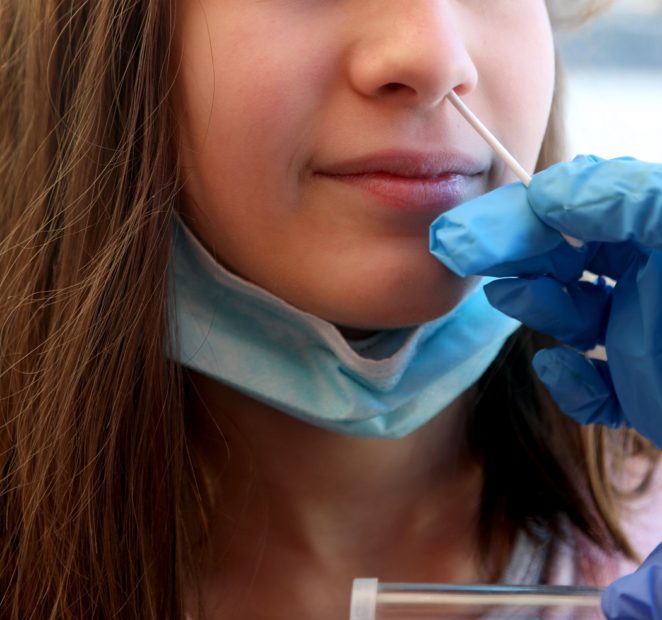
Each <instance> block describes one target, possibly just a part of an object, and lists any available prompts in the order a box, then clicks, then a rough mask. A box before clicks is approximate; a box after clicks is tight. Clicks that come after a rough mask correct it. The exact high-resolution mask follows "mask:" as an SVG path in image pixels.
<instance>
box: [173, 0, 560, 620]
mask: <svg viewBox="0 0 662 620" xmlns="http://www.w3.org/2000/svg"><path fill="white" fill-rule="evenodd" d="M177 6H178V17H177V23H178V33H177V40H176V45H177V46H178V48H179V52H180V53H181V58H182V63H181V67H180V72H179V78H178V82H177V89H176V92H175V102H176V105H177V109H178V110H179V117H180V119H181V122H180V128H179V129H180V154H181V160H182V168H183V173H184V179H185V187H184V194H185V196H184V198H185V200H184V212H183V216H184V217H185V219H186V221H187V223H188V224H189V226H190V227H191V228H192V229H193V231H194V232H195V233H196V235H197V236H198V237H199V238H200V239H201V241H202V242H203V243H204V244H205V245H206V246H207V248H208V249H210V250H211V251H212V253H214V255H215V256H216V257H217V259H218V260H219V261H220V262H222V263H223V264H225V265H226V266H227V267H228V268H230V269H231V270H233V271H234V272H236V273H238V274H239V275H241V276H243V277H244V278H246V279H248V280H250V281H253V282H255V283H257V284H258V285H260V286H262V287H264V288H266V289H268V290H270V291H271V292H273V293H275V294H277V295H279V296H280V297H282V298H284V299H285V300H287V301H289V302H290V303H292V304H293V305H295V306H297V307H299V308H301V309H303V310H306V311H308V312H311V313H313V314H316V315H318V316H320V317H322V318H324V319H326V320H328V321H330V322H332V323H335V324H336V325H338V326H339V327H340V328H341V329H342V330H344V331H345V333H348V334H352V335H360V334H362V333H364V332H366V331H367V332H370V331H373V330H375V329H380V328H384V327H393V326H401V325H412V324H417V323H420V322H423V321H425V320H429V319H432V318H433V317H436V316H439V315H441V314H443V313H445V312H447V311H449V310H450V309H451V308H452V307H454V306H455V305H456V304H457V303H458V301H459V300H460V299H461V298H462V296H463V295H464V293H465V292H466V290H467V289H468V288H469V287H472V286H473V282H471V281H469V280H466V279H462V278H459V277H457V276H455V275H454V274H452V273H451V272H450V271H448V270H446V269H445V268H444V267H443V266H442V265H441V264H439V263H438V262H437V261H436V260H435V259H434V258H432V257H431V256H430V255H429V253H428V250H427V246H428V226H429V224H430V222H431V221H432V220H433V219H434V218H435V217H436V216H437V215H438V214H439V213H440V212H441V211H442V210H444V209H446V208H449V207H450V206H453V205H452V204H448V203H447V202H446V203H444V204H433V205H424V206H421V205H419V206H417V207H415V208H409V207H408V206H407V205H406V204H404V205H403V204H399V205H394V204H392V203H391V202H389V201H388V200H384V199H382V198H381V197H379V196H378V195H375V193H374V192H370V191H366V190H365V188H364V187H363V186H359V185H357V184H356V183H353V182H350V183H347V182H344V181H340V180H339V179H338V178H336V177H335V176H333V175H332V174H330V173H329V171H333V170H334V169H335V168H334V167H336V168H337V166H338V164H339V163H341V162H346V161H347V160H351V159H354V158H357V157H359V158H360V157H365V156H369V155H373V154H375V153H378V152H379V153H383V152H385V151H386V152H389V153H391V154H392V153H393V152H394V150H400V151H401V150H406V151H408V152H416V153H419V154H420V153H424V154H429V153H439V152H444V153H446V154H448V153H449V152H450V153H454V154H455V155H458V154H459V155H461V156H462V157H464V158H468V159H469V160H470V161H471V162H472V164H471V165H472V166H473V167H474V169H475V170H477V172H476V173H475V174H473V175H472V176H471V177H467V178H464V179H463V180H462V181H461V182H460V184H459V188H460V189H459V190H458V192H457V194H456V195H455V198H454V200H455V201H456V202H457V201H458V200H465V199H468V198H470V197H473V196H476V195H479V194H482V193H484V192H486V191H488V190H490V189H493V188H494V187H496V186H498V185H501V184H503V183H505V182H510V181H512V180H513V178H512V177H511V176H510V175H509V173H508V172H507V171H506V170H505V169H504V167H503V166H502V164H501V163H500V162H499V161H497V160H496V159H495V157H494V156H493V154H492V153H491V151H490V149H489V147H488V146H487V145H486V144H485V143H484V142H483V141H482V139H481V138H480V137H479V136H477V135H476V134H475V132H474V130H473V129H472V128H471V127H470V126H469V125H467V123H466V122H465V121H464V120H463V119H462V118H461V117H460V116H459V115H458V113H457V111H456V110H455V109H454V108H453V107H452V106H451V105H450V104H449V103H448V102H447V101H446V100H445V96H446V94H447V93H448V92H449V91H450V90H451V89H455V90H456V91H457V92H458V93H459V94H460V95H461V96H462V97H463V98H464V99H465V101H466V102H467V104H468V105H469V106H470V107H471V108H472V109H473V110H474V111H475V112H476V113H477V114H478V116H479V117H481V119H482V120H483V121H484V122H485V123H486V124H487V125H488V126H489V127H490V128H491V129H492V130H493V131H494V133H496V135H497V136H499V138H500V139H501V140H502V141H503V142H504V143H505V144H506V145H507V147H508V148H509V149H510V150H511V151H512V152H513V154H514V155H515V157H516V158H517V159H518V160H519V161H520V162H521V163H522V164H523V165H524V167H525V168H527V169H528V170H529V171H532V170H533V168H534V165H535V162H536V160H537V156H538V152H539V149H540V145H541V142H542V139H543V135H544V131H545V127H546V123H547V117H548V114H549V109H550V105H551V100H552V91H553V81H554V61H553V42H552V36H551V31H550V26H549V21H548V17H547V13H546V8H545V4H544V2H543V0H490V1H489V2H486V1H485V0H463V1H459V0H434V1H433V0H407V2H402V0H179V1H178V5H177ZM390 180H391V181H392V179H390ZM451 202H452V201H451ZM189 378H190V380H191V384H192V387H193V390H192V393H193V394H194V399H193V403H192V410H191V420H192V423H195V424H196V425H197V428H198V429H199V436H200V449H201V450H203V452H204V453H205V454H206V455H207V458H208V460H209V462H210V463H212V464H213V469H214V470H215V471H216V472H217V473H218V476H217V477H218V485H219V488H220V489H222V492H223V498H224V501H223V514H222V515H219V516H218V517H217V518H216V519H215V520H214V521H213V522H212V524H211V526H210V527H211V532H212V544H211V554H210V557H211V559H210V560H209V562H208V565H206V566H205V575H204V583H203V589H202V595H203V597H202V598H203V606H204V608H205V609H206V611H207V612H208V613H209V614H210V617H212V618H214V617H218V618H227V617H232V618H252V619H258V618H262V617H265V618H267V617H268V618H271V619H277V618H292V617H301V618H303V617H315V618H318V619H322V620H326V619H329V620H331V619H332V618H333V619H335V618H346V617H347V616H348V605H349V591H350V588H351V580H352V578H354V577H358V576H379V577H380V578H381V579H383V580H386V581H388V580H393V581H398V580H404V581H462V582H478V581H485V580H490V579H494V578H496V577H497V576H498V573H499V570H500V569H501V568H502V567H503V562H504V557H505V556H504V555H500V554H499V553H495V557H494V558H493V562H492V563H491V564H490V566H485V565H479V564H478V562H477V561H476V559H475V555H474V551H475V544H474V543H475V540H474V538H473V529H472V527H471V525H470V524H471V520H472V518H473V516H474V515H475V510H476V507H477V505H478V496H479V491H480V482H481V477H480V470H479V468H478V467H477V465H476V464H474V463H472V462H471V461H470V459H468V457H467V455H466V452H465V450H464V448H463V444H462V441H461V432H460V431H459V430H458V429H460V428H461V420H462V417H463V414H464V412H466V410H467V408H468V407H470V406H471V394H470V393H468V394H465V395H464V396H463V397H461V398H460V399H458V401H456V402H455V403H454V404H452V405H451V406H450V407H449V408H448V409H447V410H446V411H444V412H443V415H440V416H437V418H435V419H434V420H433V421H432V422H430V423H429V424H428V425H426V426H425V427H423V428H422V429H420V430H419V431H417V432H415V433H413V434H411V435H410V436H408V437H406V438H404V439H402V440H398V441H379V440H367V439H358V438H352V437H343V436H339V435H334V434H332V433H328V432H325V431H322V430H320V429H317V428H315V427H312V426H309V425H306V424H304V423H301V422H298V421H296V420H293V419H290V418H289V417H287V416H285V415H283V414H281V413H279V412H276V411H273V410H270V409H269V408H268V407H266V406H264V405H261V404H258V403H255V402H254V401H251V400H250V399H248V398H247V397H245V396H242V395H240V394H238V393H236V392H233V391H231V390H229V389H227V388H225V387H222V386H220V385H218V384H216V383H214V382H212V381H209V380H207V379H204V378H202V377H200V376H198V375H196V374H194V373H191V374H190V376H189ZM247 472H250V474H249V473H247ZM249 482H250V490H247V489H248V484H249ZM440 524H441V525H440ZM394 541H397V544H394ZM257 601H259V603H258V602H257Z"/></svg>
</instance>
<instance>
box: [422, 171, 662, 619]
mask: <svg viewBox="0 0 662 620" xmlns="http://www.w3.org/2000/svg"><path fill="white" fill-rule="evenodd" d="M558 231H561V232H564V233H566V234H569V235H570V236H572V237H575V238H579V239H581V240H583V241H585V245H584V247H583V248H581V249H579V250H577V249H575V248H572V247H571V246H570V245H568V243H566V241H565V240H564V239H563V238H562V237H561V235H560V234H559V232H558ZM430 250H431V251H432V253H433V254H434V255H435V256H436V257H437V258H439V259H440V260H441V261H442V262H443V263H444V264H445V265H446V266H447V267H449V268H450V269H452V270H453V271H455V272H456V273H458V274H460V275H471V274H483V275H489V276H496V277H498V278H500V279H498V280H495V281H493V282H491V283H490V284H488V285H487V286H486V287H485V292H486V294H487V297H488V299H489V300H490V302H491V303H492V304H493V305H494V306H496V307H497V308H499V309H500V310H502V311H503V312H505V313H506V314H508V315H510V316H513V317H515V318H517V319H519V320H521V321H522V322H523V323H525V324H527V325H529V326H530V327H532V328H534V329H536V330H538V331H541V332H544V333H547V334H550V335H552V336H554V337H556V338H557V339H558V340H560V341H561V342H565V343H567V344H568V345H570V346H571V347H575V348H577V349H579V350H580V351H586V350H588V349H591V348H593V347H594V346H595V345H597V344H604V345H605V346H606V350H607V356H608V361H607V362H604V361H596V360H589V359H587V358H586V357H585V356H584V355H582V354H581V353H580V352H578V351H575V350H573V349H571V348H566V347H560V348H555V349H550V350H545V351H540V352H539V353H538V354H537V355H536V357H535V359H534V368H535V370H536V372H537V373H538V375H539V376H540V378H541V380H542V381H543V383H544V384H545V385H546V386H547V388H548V389H549V391H550V393H551V394H552V396H553V397H554V398H555V400H556V401H557V403H558V404H559V406H560V407H561V409H563V410H564V411H565V412H566V413H567V414H569V415H570V416H572V417H573V418H575V419H576V420H578V421H579V422H580V423H582V424H587V423H594V422H595V423H600V424H607V425H609V426H613V427H616V426H621V425H629V426H633V427H634V428H636V429H637V430H638V431H639V432H640V433H642V434H643V435H645V436H646V437H648V438H649V439H650V440H652V441H653V442H655V443H656V444H657V445H658V446H660V447H662V166H659V165H654V164H648V163H643V162H638V161H634V160H631V159H620V160H612V161H601V160H598V159H597V158H581V159H579V160H576V161H575V162H573V163H569V164H559V165H557V166H553V167H552V168H550V169H548V170H546V171H544V172H541V173H539V174H537V175H535V176H534V177H533V179H532V182H531V185H530V187H529V188H528V190H527V188H525V187H524V186H523V185H521V184H516V185H509V186H507V187H503V188H501V189H498V190H496V191H494V192H491V193H489V194H487V195H485V196H482V197H481V198H478V199H476V200H473V201H471V202H468V203H465V204H464V205H461V206H459V207H457V208H456V209H453V210H451V211H449V212H447V213H446V214H444V215H443V216H441V217H440V218H438V219H437V220H436V221H435V222H434V223H433V224H432V227H431V229H430ZM584 270H588V271H590V272H592V273H594V274H598V275H600V276H607V277H609V278H613V279H614V280H616V281H617V283H616V286H615V287H614V288H613V289H612V288H611V287H610V286H608V285H607V284H606V283H605V281H604V280H603V279H598V280H597V282H595V283H591V282H582V281H579V278H580V277H581V275H582V273H583V272H584ZM603 611H604V613H605V615H606V616H607V618H609V620H626V619H627V620H645V619H654V620H662V545H661V546H660V547H658V548H657V549H656V551H654V552H653V554H652V555H651V556H650V557H649V558H648V560H646V562H645V563H644V564H643V565H642V566H641V567H640V568H639V570H637V571H636V572H635V573H633V574H632V575H629V576H628V577H624V578H623V579H620V580H619V581H616V582H615V583H614V584H612V585H611V586H610V587H609V588H608V589H607V590H606V591H605V594H604V596H603Z"/></svg>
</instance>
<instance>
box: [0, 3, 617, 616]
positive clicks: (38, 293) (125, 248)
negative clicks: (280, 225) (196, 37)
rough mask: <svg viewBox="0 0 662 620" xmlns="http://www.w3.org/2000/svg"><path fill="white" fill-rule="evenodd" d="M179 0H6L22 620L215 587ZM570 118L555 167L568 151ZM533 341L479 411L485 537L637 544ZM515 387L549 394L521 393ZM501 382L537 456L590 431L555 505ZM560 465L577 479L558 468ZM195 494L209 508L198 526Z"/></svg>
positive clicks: (17, 568) (11, 417)
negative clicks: (208, 546) (192, 328)
mask: <svg viewBox="0 0 662 620" xmlns="http://www.w3.org/2000/svg"><path fill="white" fill-rule="evenodd" d="M174 4H176V3H170V2H167V1H163V0H0V93H2V96H1V97H0V615H1V616H2V617H3V618H8V619H12V620H18V619H21V620H24V619H26V618H39V619H42V618H53V619H55V618H71V619H73V618H76V619H78V618H114V617H126V618H181V617H182V616H183V610H182V596H183V591H184V589H185V587H187V586H189V585H190V584H192V583H194V581H195V571H194V568H193V565H194V562H193V558H192V557H191V553H190V548H191V544H190V537H191V536H192V535H193V534H194V533H195V531H196V528H198V527H199V526H200V522H201V520H202V521H203V520H204V517H205V514H204V511H203V506H204V503H203V502H201V501H198V496H197V495H196V491H195V489H196V476H195V474H194V471H195V470H194V467H193V465H192V464H191V462H192V461H194V458H195V449H194V445H193V442H189V441H187V434H186V433H187V427H186V425H185V422H184V405H183V400H184V395H183V388H182V377H181V370H180V369H179V368H178V367H177V366H176V365H175V364H173V363H171V362H169V361H168V359H167V356H166V355H165V351H166V348H167V346H168V342H167V339H166V336H167V334H168V329H167V326H168V316H167V303H166V300H167V289H168V269H167V267H168V261H169V256H170V232H171V220H172V216H173V213H174V211H175V210H176V209H177V206H178V200H179V195H180V193H179V190H180V187H179V182H178V166H177V161H176V155H175V153H176V149H174V148H173V145H174V141H175V136H174V135H173V128H174V127H175V126H176V123H175V119H174V115H173V113H172V110H171V108H170V104H169V101H170V90H171V88H172V84H173V80H174V74H175V71H176V66H177V59H176V58H175V59H173V58H171V50H172V35H173V24H174V15H173V11H174V8H173V5H174ZM582 4H583V3H581V2H575V3H574V5H575V6H579V5H582ZM555 118H556V117H554V116H553V118H552V121H551V122H550V129H549V131H548V135H547V137H546V140H545V145H544V148H543V158H542V159H541V164H546V163H550V162H552V161H554V160H556V159H558V157H559V144H560V143H559V141H558V137H559V130H558V127H557V126H556V125H555V122H556V121H555ZM520 338H524V340H516V341H515V342H514V344H512V345H511V346H510V347H508V348H507V350H506V351H505V352H504V354H503V356H502V358H501V359H500V360H498V361H497V363H496V364H495V365H494V366H493V368H492V370H491V371H490V372H489V373H488V374H487V375H486V378H485V379H484V397H483V398H482V400H481V402H480V403H478V405H477V407H476V413H475V420H473V421H472V420H470V421H469V424H470V427H469V429H468V436H469V439H470V442H471V444H472V446H474V448H475V450H476V451H477V453H478V454H479V455H480V458H482V459H483V462H484V468H485V471H486V472H493V473H492V474H491V475H490V476H488V478H487V479H486V482H485V490H484V493H483V509H482V511H481V531H482V532H483V537H484V538H485V540H486V541H488V542H489V540H490V534H489V531H491V530H493V531H495V532H496V531H504V521H503V519H506V525H507V527H508V528H510V529H513V528H518V527H524V526H526V524H527V523H529V522H531V520H532V519H533V520H535V519H537V520H538V521H543V522H545V523H552V524H553V523H555V522H556V520H557V518H558V515H559V514H565V513H567V514H569V515H570V518H571V520H572V521H573V523H575V524H576V525H577V526H578V527H579V528H581V529H582V531H585V532H586V533H587V535H588V536H589V537H592V539H593V540H594V541H595V542H596V543H597V544H600V545H602V546H611V547H614V548H615V549H618V550H621V551H625V552H627V551H628V547H627V542H626V541H625V539H624V537H623V536H622V533H621V532H620V530H619V529H618V522H617V519H616V517H615V512H614V502H613V497H612V496H613V493H612V492H611V486H610V480H609V475H608V472H607V471H606V470H605V468H604V466H603V465H604V462H605V456H604V454H602V452H601V451H600V450H598V449H596V448H595V447H591V446H590V445H589V444H588V443H587V442H586V441H585V439H582V432H581V431H580V430H578V428H577V427H576V425H573V424H572V423H571V422H570V421H567V420H566V419H565V418H563V417H562V414H560V413H558V412H557V411H556V410H555V409H554V408H553V406H552V405H551V403H550V402H549V400H548V399H546V397H545V396H544V394H543V393H542V392H540V391H539V390H538V389H537V388H536V384H535V382H534V381H533V379H532V375H531V371H530V369H529V367H528V362H529V358H530V347H529V346H528V344H527V343H526V339H527V338H528V337H525V336H521V337H520ZM504 373H506V375H507V376H506V375H504ZM508 373H509V374H508ZM514 382H520V383H521V384H522V385H524V386H528V387H526V390H529V391H528V392H526V390H524V391H522V394H523V396H513V395H512V394H509V393H508V389H510V390H511V391H512V389H513V388H512V386H513V385H514ZM509 386H510V388H509ZM499 390H500V391H499ZM490 394H493V395H494V397H495V398H498V399H499V403H502V402H505V401H503V400H501V399H502V397H503V398H506V401H507V402H508V403H509V404H508V407H509V411H512V412H513V416H515V418H516V420H514V421H513V422H512V424H511V429H510V433H508V431H507V430H504V431H502V432H503V433H507V434H508V436H509V437H510V442H511V444H512V445H514V446H516V447H517V448H518V450H519V452H517V454H518V455H520V456H519V457H518V458H520V462H521V460H522V459H527V458H534V457H535V455H533V454H531V446H528V445H526V443H527V441H528V440H529V438H530V436H531V435H533V436H535V438H536V441H537V443H536V444H535V445H536V446H539V445H540V444H541V443H544V442H543V441H542V440H541V439H540V437H539V434H540V428H546V427H547V426H546V425H549V424H550V419H551V418H549V417H548V414H547V412H552V413H550V414H549V415H552V416H556V417H555V418H554V420H553V425H554V428H558V429H561V430H560V431H559V433H560V436H568V437H572V438H573V441H572V442H569V443H568V444H567V446H565V445H564V446H562V447H563V449H557V447H554V446H552V447H550V449H549V451H548V452H546V453H544V458H543V457H542V456H541V458H540V459H538V462H537V465H536V467H535V468H534V469H535V471H536V472H538V473H539V474H540V475H539V476H538V477H536V478H535V481H536V483H537V482H541V484H543V485H547V486H543V488H542V492H543V494H544V492H546V491H549V492H548V493H547V495H546V497H547V500H546V503H539V504H536V508H535V510H533V512H535V513H536V514H532V511H525V510H523V509H520V508H517V507H518V506H520V504H521V503H522V502H521V497H520V498H519V499H518V498H517V497H515V495H516V494H517V493H520V494H521V493H523V492H524V490H523V488H522V487H518V490H517V491H512V493H510V494H508V493H507V492H506V491H505V490H504V489H507V488H509V485H511V483H512V480H511V479H509V478H506V476H507V474H508V473H509V472H508V471H506V472H504V471H502V470H500V469H499V467H498V466H497V463H498V459H499V458H501V456H500V455H495V454H494V450H493V449H491V448H490V444H489V441H487V439H486V437H487V435H486V433H487V431H486V430H485V428H487V427H485V426H484V420H485V418H487V417H488V416H483V415H481V412H482V411H484V410H485V407H486V403H489V401H490ZM508 399H509V400H508ZM501 406H502V404H499V407H501ZM527 409H533V410H534V411H535V413H536V415H535V416H534V417H535V420H534V422H531V423H530V422H529V421H528V418H527V416H526V415H524V414H525V413H526V410H527ZM481 428H483V430H482V431H481ZM541 454H542V453H541ZM189 455H192V457H193V458H192V457H191V456H189ZM589 463H594V465H590V464H589ZM547 467H550V468H552V469H550V470H549V471H553V472H556V471H558V472H561V473H563V474H564V475H563V476H561V477H559V478H558V479H554V480H550V479H549V475H547V477H545V476H544V475H543V474H544V471H548V470H547V469H546V468H547ZM576 468H578V469H577V471H574V470H575V469H576ZM499 472H501V473H499ZM577 472H579V473H577ZM571 473H572V475H571ZM585 488H586V489H589V492H588V493H586V492H584V489H585ZM550 489H551V490H550ZM543 504H544V505H543ZM190 506H193V507H195V506H200V507H201V509H200V512H199V513H196V512H195V510H193V514H194V515H196V517H199V519H197V520H196V519H194V520H193V522H191V521H190V518H191V517H190V512H191V511H190V510H189V509H188V508H186V507H190ZM536 511H537V512H536Z"/></svg>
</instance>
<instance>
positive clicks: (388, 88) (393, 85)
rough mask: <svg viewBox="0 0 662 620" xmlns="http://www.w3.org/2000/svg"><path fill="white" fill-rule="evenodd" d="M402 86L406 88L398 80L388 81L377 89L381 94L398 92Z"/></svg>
mask: <svg viewBox="0 0 662 620" xmlns="http://www.w3.org/2000/svg"><path fill="white" fill-rule="evenodd" d="M404 88H407V87H406V86H405V85H404V84H400V83H399V82H389V83H388V84H384V86H382V87H381V88H380V89H379V90H380V91H381V92H382V94H384V95H387V94H389V93H395V92H398V91H399V90H402V89H404Z"/></svg>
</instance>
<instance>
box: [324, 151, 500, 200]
mask: <svg viewBox="0 0 662 620" xmlns="http://www.w3.org/2000/svg"><path fill="white" fill-rule="evenodd" d="M487 168H488V165H487V164H485V163H482V162H480V161H478V160H476V159H473V158H471V157H467V156H465V155H463V154H460V153H457V152H436V153H421V152H412V151H388V152H380V153H374V154H371V155H367V156H362V157H358V158H353V159H347V160H344V161H340V162H337V163H333V164H331V165H327V166H323V167H322V168H321V169H319V170H318V171H317V172H316V174H317V175H321V176H323V177H326V178H329V179H331V180H333V181H337V182H340V183H343V184H345V185H349V186H353V187H355V188H356V189H359V190H363V191H364V192H367V193H368V194H370V195H371V196H372V197H374V198H377V199H378V200H379V201H380V202H381V203H385V204H387V205H390V206H394V207H397V208H401V209H407V210H415V211H418V210H423V211H431V210H433V211H435V212H437V213H441V212H443V211H446V210H448V209H451V208H453V207H455V206H457V205H458V204H460V203H461V202H464V201H465V200H466V199H468V198H469V194H472V195H473V192H474V187H475V185H476V182H477V181H478V179H479V178H480V177H481V176H482V175H483V173H485V172H486V170H487Z"/></svg>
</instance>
